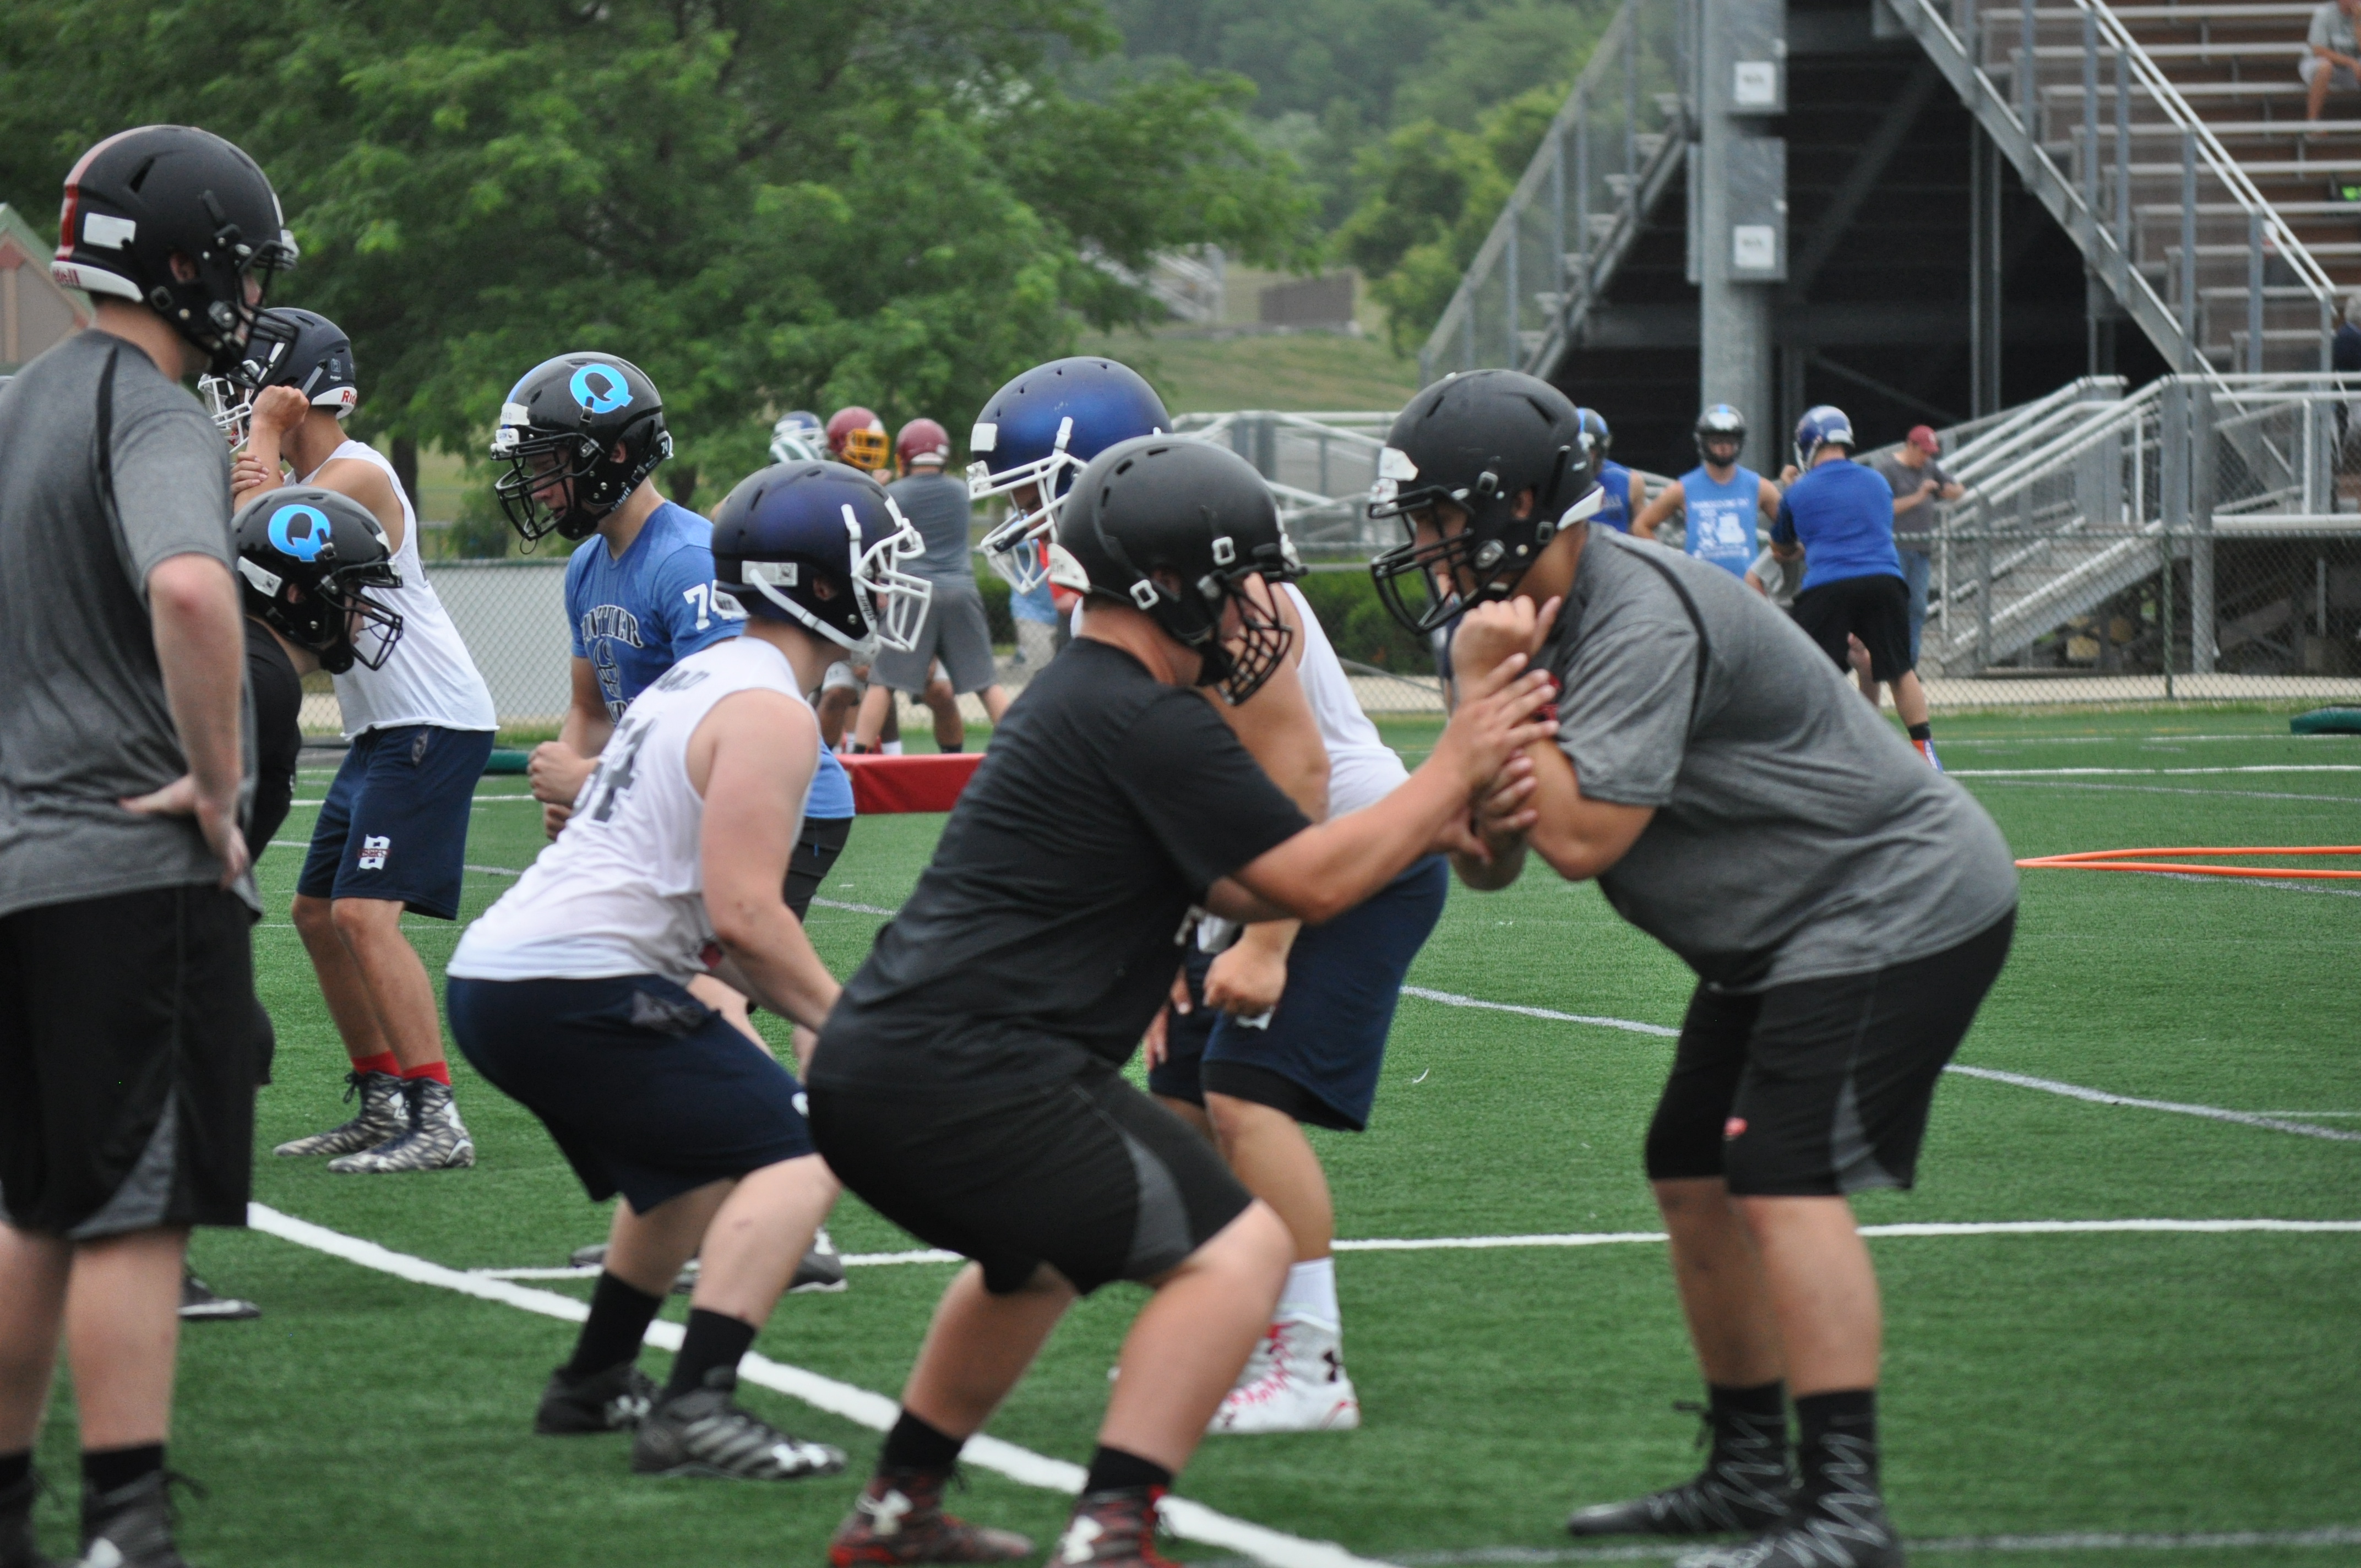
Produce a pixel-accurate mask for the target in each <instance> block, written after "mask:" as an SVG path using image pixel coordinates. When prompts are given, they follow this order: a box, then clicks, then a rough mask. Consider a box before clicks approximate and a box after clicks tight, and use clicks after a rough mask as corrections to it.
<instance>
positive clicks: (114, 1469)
mask: <svg viewBox="0 0 2361 1568" xmlns="http://www.w3.org/2000/svg"><path fill="white" fill-rule="evenodd" d="M163 1468H164V1445H163V1444H162V1443H160V1442H143V1443H140V1444H138V1445H137V1446H136V1447H132V1448H85V1449H83V1450H82V1484H83V1485H85V1486H88V1487H89V1488H90V1489H91V1490H92V1491H93V1492H114V1491H119V1490H121V1489H122V1488H123V1487H126V1486H129V1485H131V1483H133V1482H134V1481H137V1480H138V1479H139V1478H140V1477H141V1476H143V1475H154V1474H155V1473H156V1472H157V1471H159V1470H161V1469H163Z"/></svg>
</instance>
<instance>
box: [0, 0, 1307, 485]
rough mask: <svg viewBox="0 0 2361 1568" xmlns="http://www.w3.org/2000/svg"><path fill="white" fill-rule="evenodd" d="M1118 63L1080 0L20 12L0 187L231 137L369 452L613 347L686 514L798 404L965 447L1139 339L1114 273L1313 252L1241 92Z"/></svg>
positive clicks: (1, 130)
mask: <svg viewBox="0 0 2361 1568" xmlns="http://www.w3.org/2000/svg"><path fill="white" fill-rule="evenodd" d="M1115 40H1116V35H1115V33H1114V32H1113V31H1112V29H1110V28H1109V27H1107V26H1106V25H1105V22H1104V12H1103V10H1102V8H1101V6H1100V5H1099V4H1098V3H1097V0H858V3H855V0H672V3H666V4H657V3H655V0H603V3H601V4H598V5H589V4H579V5H577V4H570V3H569V4H555V5H553V4H550V3H549V0H470V3H467V4H458V3H454V0H372V3H371V4H369V5H350V4H346V3H343V0H281V3H280V4H277V5H269V6H266V5H261V4H259V3H258V0H186V3H184V4H181V5H172V6H165V5H140V4H135V3H133V0H83V3H80V4H68V3H64V0H18V3H17V4H16V5H15V6H13V7H12V8H10V9H8V10H7V11H6V12H5V16H0V67H5V69H6V71H7V73H8V80H9V82H10V91H9V93H7V94H6V95H5V100H0V198H5V199H8V200H13V201H20V202H26V203H28V204H30V205H32V206H33V207H35V208H36V209H37V210H38V208H39V207H40V206H42V205H45V204H46V203H48V202H49V201H53V200H55V192H56V191H57V189H58V182H59V181H60V178H61V177H62V175H63V173H64V171H65V169H66V167H67V165H68V163H69V162H70V160H71V159H72V157H73V156H74V155H75V154H76V153H77V152H78V151H79V150H80V149H81V148H82V147H84V146H86V145H88V144H89V143H90V142H91V141H93V140H94V139H96V138H97V137H99V136H102V135H104V134H105V133H107V132H109V131H112V130H114V129H116V128H119V127H120V126H125V125H133V124H139V123H142V122H146V121H152V120H167V119H169V120H180V121H183V122H187V123H194V124H202V125H204V126H207V127H208V128H211V129H214V130H216V131H219V132H220V133H221V134H223V135H225V136H228V137H231V138H232V139H234V140H236V141H237V142H239V143H240V144H241V145H243V146H245V147H246V148H247V149H248V150H249V151H251V152H253V153H254V154H255V155H256V157H258V159H261V160H262V162H263V165H264V167H265V168H266V169H268V170H269V171H270V174H271V176H272V179H273V181H275V182H276V183H277V184H278V186H279V189H280V192H281V195H282V197H283V198H284V200H285V203H286V205H287V209H288V213H289V217H290V221H291V225H292V226H293V227H294V229H295V231H296V234H297V236H298V238H299V240H300V241H301V242H302V247H303V249H304V259H303V265H302V269H300V270H299V271H298V272H297V273H296V274H295V276H294V278H293V279H292V280H291V286H290V287H289V289H288V290H287V291H286V293H285V294H284V296H283V298H284V299H286V300H287V301H289V302H301V303H303V304H307V305H311V306H313V308H316V309H319V310H321V311H323V312H324V313H327V314H329V315H331V316H332V317H334V318H335V320H336V321H337V322H338V323H340V324H342V325H343V326H344V327H345V328H346V330H347V331H348V332H349V333H351V334H352V336H353V338H354V343H355V349H356V356H357V360H358V363H359V367H360V370H361V373H362V376H363V393H364V400H363V405H362V411H361V412H360V413H359V414H358V415H357V423H356V428H357V431H359V432H360V433H364V434H367V433H375V432H383V433H392V434H395V435H397V436H407V437H410V438H412V439H418V440H423V441H426V442H430V443H432V444H436V445H439V446H441V447H443V448H444V449H445V450H447V451H453V452H459V453H467V454H473V453H476V452H478V451H480V450H481V445H482V443H483V441H484V440H485V438H486V435H487V433H488V432H489V426H490V423H491V421H492V418H493V416H494V414H495V413H496V411H497V409H498V406H499V403H500V399H501V394H502V393H503V391H504V390H505V389H507V388H508V387H509V386H510V385H511V383H512V382H513V381H514V380H515V378H517V376H518V375H520V374H521V373H522V372H523V371H524V370H525V369H527V368H529V367H532V366H533V365H534V364H535V363H537V362H539V361H540V360H542V359H544V358H545V357H547V356H550V355H552V354H555V353H560V352H563V351H566V350H567V349H571V348H577V347H586V346H594V347H599V348H603V349H606V350H608V351H609V352H613V353H616V354H620V355H623V356H626V357H629V358H631V359H632V360H634V361H636V362H637V363H639V364H640V365H641V366H642V367H643V368H645V369H646V370H647V371H648V372H649V374H650V375H651V376H653V378H655V380H656V383H657V385H658V387H659V388H661V389H663V391H664V400H665V406H666V411H667V418H668V422H669V423H670V424H671V426H672V427H673V429H674V431H675V437H676V440H677V442H678V455H676V457H675V460H674V461H673V462H672V463H671V464H670V465H668V466H667V468H666V470H665V471H664V477H665V480H666V482H667V485H668V488H671V489H672V490H673V492H674V494H675V497H677V498H678V499H684V500H687V499H694V498H696V497H697V496H698V495H699V494H700V493H701V492H702V491H703V490H704V489H705V488H706V483H707V480H708V478H709V479H710V480H711V481H712V482H713V483H714V484H717V485H726V484H727V483H728V482H730V480H732V479H734V478H735V477H736V476H737V475H739V474H741V473H742V472H744V471H746V470H747V469H748V468H750V467H752V466H755V465H756V464H757V463H758V462H759V461H760V460H761V455H762V452H763V444H764V440H765V435H766V430H767V425H768V422H769V421H770V419H771V418H772V417H773V416H774V414H775V413H776V412H777V411H781V410H784V409H786V408H789V407H794V406H798V405H806V404H808V405H811V406H815V407H821V408H826V407H829V406H833V405H835V404H838V403H840V402H849V401H861V402H865V403H867V404H869V405H870V406H872V407H874V408H876V409H877V410H878V411H880V412H881V413H883V414H884V415H885V416H886V417H887V419H888V420H889V421H897V420H899V419H901V418H904V417H907V416H909V415H913V414H917V413H920V412H925V413H928V414H931V415H933V416H934V417H936V418H939V419H941V420H943V421H944V422H945V423H947V424H949V425H950V426H951V427H952V428H954V429H959V428H962V427H963V426H964V424H965V423H966V422H967V420H968V418H969V417H970V416H971V415H972V411H973V409H974V407H975V406H976V405H977V404H978V403H979V402H980V401H981V400H982V399H983V397H985V396H987V395H988V394H989V393H990V391H991V390H992V389H993V388H994V386H995V385H997V383H998V382H999V381H1001V380H1002V379H1005V378H1006V377H1007V376H1009V375H1011V374H1013V373H1014V372H1015V371H1016V370H1018V369H1021V368H1023V367H1025V366H1026V365H1027V364H1030V363H1032V362H1034V361H1036V360H1038V359H1039V358H1042V357H1045V356H1049V355H1050V354H1054V353H1056V352H1058V351H1060V349H1061V348H1063V347H1064V346H1065V345H1066V344H1067V343H1068V342H1069V341H1070V338H1071V333H1072V331H1073V329H1074V326H1075V323H1077V322H1078V321H1079V322H1086V323H1089V324H1091V325H1093V326H1094V327H1099V328H1105V327H1108V326H1112V325H1115V324H1117V323H1137V322H1143V321H1147V320H1149V319H1152V318H1153V316H1154V315H1155V314H1156V313H1158V309H1157V307H1156V306H1155V304H1154V302H1152V300H1151V299H1149V297H1148V296H1147V295H1146V294H1145V293H1144V292H1143V291H1140V290H1138V289H1137V288H1134V287H1132V286H1130V285H1128V284H1126V283H1125V282H1123V281H1121V280H1119V279H1118V278H1117V277H1116V276H1115V275H1114V274H1113V273H1111V272H1110V271H1109V270H1108V269H1105V268H1104V267H1102V266H1100V265H1097V264H1096V263H1097V261H1098V260H1100V259H1104V260H1105V261H1110V262H1114V263H1118V264H1121V265H1123V266H1126V267H1129V268H1132V269H1140V268H1144V267H1145V266H1146V265H1148V261H1149V259H1150V258H1151V257H1152V256H1153V254H1154V253H1155V252H1156V251H1158V250H1159V249H1162V248H1166V247H1172V246H1179V245H1188V244H1195V243H1205V242H1215V243H1220V244H1222V245H1224V247H1228V248H1230V249H1231V250H1233V251H1234V252H1236V253H1238V254H1242V255H1244V256H1246V257H1248V258H1255V259H1259V260H1261V261H1263V262H1265V263H1266V264H1269V265H1281V266H1301V265H1303V264H1305V263H1307V262H1308V261H1309V260H1310V259H1311V258H1312V257H1313V256H1314V254H1315V247H1316V243H1317V239H1316V233H1315V231H1314V229H1313V227H1312V215H1313V210H1314V209H1313V201H1312V195H1311V193H1310V192H1309V191H1308V190H1307V189H1306V188H1305V187H1304V185H1303V184H1302V181H1301V177H1300V175H1299V174H1298V172H1297V171H1296V170H1295V168H1294V166H1293V164H1292V163H1291V161H1290V160H1289V159H1286V158H1284V157H1283V156H1281V155H1279V154H1276V153H1274V152H1272V151H1270V150H1268V149H1266V148H1263V147H1261V146H1260V145H1259V144H1258V143H1257V141H1256V140H1255V138H1254V137H1252V136H1251V135H1249V134H1248V133H1247V132H1246V129H1245V127H1244V126H1243V125H1242V124H1241V123H1240V121H1239V119H1238V113H1237V111H1238V107H1239V105H1240V104H1242V103H1243V102H1244V101H1245V99H1246V95H1247V94H1248V93H1249V91H1250V89H1248V87H1247V86H1246V84H1245V83H1244V82H1239V81H1236V80H1234V79H1229V78H1207V77H1203V76H1201V75H1198V74H1196V73H1193V72H1191V71H1187V70H1185V69H1181V68H1177V67H1176V68H1170V69H1166V70H1161V71H1151V72H1147V73H1140V74H1135V75H1132V76H1128V77H1126V78H1125V79H1123V80H1120V81H1117V82H1115V83H1113V84H1112V85H1111V86H1110V87H1108V88H1107V89H1106V90H1105V91H1104V92H1103V93H1100V94H1099V95H1097V96H1096V97H1094V98H1092V99H1087V100H1085V99H1083V98H1080V97H1077V96H1076V95H1074V94H1073V93H1071V92H1070V91H1069V90H1068V85H1067V82H1068V68H1067V64H1066V63H1065V62H1068V61H1071V60H1087V59H1090V58H1093V57H1096V56H1100V55H1104V53H1105V52H1106V51H1107V50H1108V49H1111V48H1112V47H1113V46H1114V44H1115Z"/></svg>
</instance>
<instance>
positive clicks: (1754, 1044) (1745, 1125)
mask: <svg viewBox="0 0 2361 1568" xmlns="http://www.w3.org/2000/svg"><path fill="white" fill-rule="evenodd" d="M2015 925H2016V912H2015V910H2011V911H2010V912H2009V913H2008V914H2006V915H2004V916H2001V918H2000V919H1998V920H1996V921H1994V922H1993V924H1992V925H1990V926H1988V927H1985V928H1984V929H1983V930H1982V931H1980V932H1978V933H1977V934H1976V935H1975V936H1973V937H1971V938H1968V939H1967V940H1966V941H1964V942H1961V943H1960V945H1959V946H1957V947H1955V948H1947V949H1945V950H1944V951H1942V952H1939V953H1937V954H1935V955H1933V956H1932V957H1931V958H1924V959H1913V960H1912V961H1911V962H1909V963H1903V964H1895V965H1894V966H1893V967H1892V968H1891V969H1883V970H1872V971H1871V972H1870V973H1867V974H1849V975H1837V976H1832V977H1830V978H1828V979H1826V980H1806V981H1796V982H1795V984H1793V985H1774V986H1773V987H1772V988H1771V989H1769V990H1768V991H1763V992H1757V993H1754V994H1752V995H1745V996H1740V995H1732V994H1730V992H1721V991H1716V990H1714V989H1712V988H1711V987H1710V986H1707V985H1703V984H1700V985H1699V986H1698V987H1697V994H1696V995H1695V996H1694V997H1692V998H1691V999H1690V1001H1689V1011H1688V1016H1687V1017H1686V1019H1684V1020H1682V1023H1681V1039H1680V1046H1679V1047H1678V1048H1677V1049H1676V1050H1675V1052H1674V1055H1673V1073H1672V1077H1671V1079H1670V1080H1667V1081H1666V1083H1665V1084H1664V1099H1663V1101H1662V1102H1659V1103H1658V1105H1657V1106H1656V1116H1655V1120H1654V1121H1653V1123H1651V1124H1649V1127H1648V1146H1647V1157H1648V1176H1649V1178H1650V1179H1652V1180H1658V1181H1664V1180H1675V1179H1682V1178H1687V1177H1706V1176H1721V1177H1727V1178H1728V1179H1729V1182H1730V1191H1731V1192H1733V1193H1737V1194H1740V1195H1741V1196H1751V1197H1757V1198H1794V1197H1825V1196H1828V1195H1830V1194H1834V1193H1842V1192H1859V1191H1861V1190H1864V1189H1867V1188H1872V1187H1900V1188H1905V1189H1907V1188H1908V1187H1909V1186H1910V1185H1911V1183H1912V1182H1913V1180H1914V1179H1916V1175H1917V1168H1918V1145H1919V1141H1920V1140H1921V1139H1922V1138H1924V1137H1925V1136H1926V1134H1927V1108H1928V1106H1929V1105H1930V1104H1931V1103H1932V1102H1933V1100H1934V1097H1935V1082H1936V1080H1937V1079H1938V1078H1939V1077H1940V1076H1941V1075H1942V1071H1943V1066H1944V1064H1945V1063H1946V1062H1949V1060H1950V1059H1951V1054H1952V1053H1953V1052H1954V1051H1956V1050H1958V1049H1959V1048H1960V1039H1961V1037H1962V1036H1965V1035H1966V1034H1967V1032H1968V1025H1970V1024H1971V1023H1972V1022H1973V1021H1974V1019H1975V1015H1976V1008H1977V1007H1978V1006H1979V1005H1980V1004H1981V1003H1982V1001H1983V999H1984V992H1987V991H1989V990H1991V989H1992V983H1993V979H1994V978H1995V977H1996V976H1998V975H1999V973H2000V969H2001V964H2002V963H2003V962H2004V960H2005V959H2007V957H2008V942H2009V936H2010V933H2011V932H2012V931H2013V930H2014V929H2015Z"/></svg>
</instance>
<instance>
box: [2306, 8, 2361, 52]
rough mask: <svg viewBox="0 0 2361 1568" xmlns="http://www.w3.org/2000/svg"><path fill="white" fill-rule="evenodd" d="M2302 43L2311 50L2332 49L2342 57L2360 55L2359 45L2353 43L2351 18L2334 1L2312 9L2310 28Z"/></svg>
mask: <svg viewBox="0 0 2361 1568" xmlns="http://www.w3.org/2000/svg"><path fill="white" fill-rule="evenodd" d="M2304 42H2305V43H2306V44H2308V45H2310V46H2311V47H2312V48H2313V49H2333V50H2334V51H2335V52H2336V53H2338V54H2342V55H2356V54H2361V44H2356V42H2355V41H2354V35H2353V18H2351V17H2350V16H2346V15H2345V8H2344V7H2343V6H2341V5H2337V3H2336V0H2327V3H2326V4H2324V5H2319V6H2316V7H2314V8H2313V10H2312V28H2311V30H2310V31H2309V32H2307V33H2305V34H2304Z"/></svg>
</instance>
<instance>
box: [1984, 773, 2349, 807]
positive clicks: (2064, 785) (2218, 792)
mask: <svg viewBox="0 0 2361 1568" xmlns="http://www.w3.org/2000/svg"><path fill="white" fill-rule="evenodd" d="M1983 782H1984V783H1986V784H2016V785H2018V786H2020V787H2025V788H2031V789H2103V790H2117V791H2121V792H2123V793H2125V794H2127V795H2203V796H2205V797H2206V798H2207V799H2209V800H2324V801H2327V802H2328V803H2329V804H2331V805H2333V806H2361V795H2297V794H2295V793H2293V792H2292V791H2289V790H2283V789H2180V788H2178V787H2177V786H2175V785H2172V784H2090V783H2086V782H2084V781H2082V780H2080V779H1996V778H1991V777H1988V776H1987V777H1984V780H1983Z"/></svg>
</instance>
